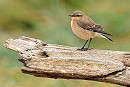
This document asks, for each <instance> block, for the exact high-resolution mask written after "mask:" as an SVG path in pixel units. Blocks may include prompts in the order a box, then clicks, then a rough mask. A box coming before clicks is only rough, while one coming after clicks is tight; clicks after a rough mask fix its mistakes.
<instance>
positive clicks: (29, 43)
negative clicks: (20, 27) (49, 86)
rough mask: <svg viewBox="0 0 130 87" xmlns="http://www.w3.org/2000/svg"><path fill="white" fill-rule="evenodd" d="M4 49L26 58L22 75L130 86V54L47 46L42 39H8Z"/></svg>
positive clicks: (22, 60)
mask: <svg viewBox="0 0 130 87" xmlns="http://www.w3.org/2000/svg"><path fill="white" fill-rule="evenodd" d="M4 46H5V47H6V48H8V49H11V50H13V51H15V52H18V54H20V55H21V56H22V59H19V61H21V62H22V63H23V64H24V67H22V68H21V71H22V72H23V73H26V74H31V75H34V76H37V77H48V78H55V79H56V78H65V79H85V80H95V81H101V82H107V83H113V84H118V85H124V86H130V52H121V51H107V50H98V49H92V50H88V51H78V50H76V49H77V47H69V46H61V45H56V44H46V43H44V42H42V41H40V40H38V39H33V38H29V37H24V36H22V37H20V38H19V39H15V40H14V39H8V40H7V41H6V42H5V44H4Z"/></svg>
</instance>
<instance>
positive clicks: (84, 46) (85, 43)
mask: <svg viewBox="0 0 130 87" xmlns="http://www.w3.org/2000/svg"><path fill="white" fill-rule="evenodd" d="M87 42H88V40H87V41H86V42H85V44H84V45H83V47H82V48H80V49H77V50H83V49H85V48H84V47H85V45H86V44H87Z"/></svg>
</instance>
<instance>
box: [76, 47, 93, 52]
mask: <svg viewBox="0 0 130 87" xmlns="http://www.w3.org/2000/svg"><path fill="white" fill-rule="evenodd" d="M91 49H93V48H80V49H77V50H81V51H87V50H91Z"/></svg>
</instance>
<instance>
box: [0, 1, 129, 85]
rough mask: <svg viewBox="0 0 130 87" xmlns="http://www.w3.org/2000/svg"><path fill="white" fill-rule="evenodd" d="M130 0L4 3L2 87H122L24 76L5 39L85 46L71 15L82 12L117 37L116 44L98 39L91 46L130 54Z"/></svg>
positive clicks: (0, 6) (0, 18)
mask: <svg viewBox="0 0 130 87" xmlns="http://www.w3.org/2000/svg"><path fill="white" fill-rule="evenodd" d="M129 3H130V0H0V87H121V86H119V85H114V84H108V83H102V82H95V81H85V80H64V79H49V78H38V77H34V76H31V75H27V74H23V73H21V71H20V67H21V66H23V65H22V64H21V63H20V62H19V61H17V60H18V58H21V57H20V56H19V55H18V54H17V53H15V52H13V51H11V50H8V49H6V48H4V47H3V44H4V42H5V40H7V39H9V38H14V39H16V38H19V37H20V36H28V37H32V38H37V39H40V40H42V41H44V42H46V43H54V44H60V45H68V46H77V47H81V46H82V45H83V44H84V42H85V41H84V40H81V39H79V38H78V37H77V36H75V35H74V34H73V32H72V30H71V27H70V21H71V18H70V17H69V16H68V15H69V14H72V12H73V11H75V10H81V11H83V12H84V13H85V14H87V15H88V16H89V17H91V18H92V19H93V20H94V21H95V22H96V23H97V24H100V25H101V26H102V27H103V28H104V29H105V31H107V32H109V33H110V34H113V36H114V37H111V38H112V39H113V40H114V41H115V43H111V42H109V41H107V40H105V39H102V38H94V39H93V41H92V43H91V47H92V48H95V49H103V50H118V51H130V24H129V23H130V5H129Z"/></svg>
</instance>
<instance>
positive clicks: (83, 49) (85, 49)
mask: <svg viewBox="0 0 130 87" xmlns="http://www.w3.org/2000/svg"><path fill="white" fill-rule="evenodd" d="M91 41H92V38H91V39H90V40H89V44H88V47H87V48H84V47H85V45H86V43H87V42H88V40H87V41H86V42H85V44H84V46H83V47H82V48H81V49H77V50H81V51H87V50H90V49H89V46H90V43H91Z"/></svg>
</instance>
